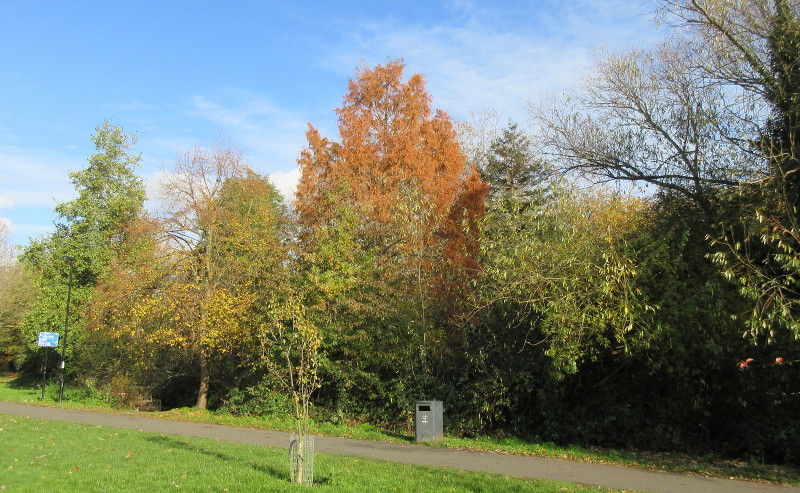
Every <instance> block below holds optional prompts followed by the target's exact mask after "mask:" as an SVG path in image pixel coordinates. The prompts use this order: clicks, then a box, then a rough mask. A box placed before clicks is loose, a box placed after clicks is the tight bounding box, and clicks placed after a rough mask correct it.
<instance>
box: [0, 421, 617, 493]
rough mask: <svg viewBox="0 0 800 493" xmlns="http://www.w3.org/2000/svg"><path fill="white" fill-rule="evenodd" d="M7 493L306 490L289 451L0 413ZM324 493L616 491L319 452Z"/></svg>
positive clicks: (0, 467)
mask: <svg viewBox="0 0 800 493" xmlns="http://www.w3.org/2000/svg"><path fill="white" fill-rule="evenodd" d="M0 443H2V447H0V490H2V491H9V492H35V493H39V492H41V491H59V492H61V493H70V492H76V493H86V492H116V491H125V492H148V493H150V492H159V491H175V490H182V491H203V492H213V491H218V492H248V491H291V490H296V491H302V489H301V488H302V487H300V486H296V485H293V484H291V483H290V482H289V479H288V477H289V471H288V468H289V465H288V458H287V453H286V450H285V449H279V448H274V447H259V446H255V445H242V444H235V443H228V442H220V441H217V440H211V439H204V438H193V437H181V436H173V435H161V434H156V433H145V432H140V431H133V430H123V429H117V428H108V427H101V426H91V425H81V424H73V423H63V422H58V421H47V420H38V419H31V418H21V417H15V416H8V415H2V414H0ZM314 469H315V474H314V477H315V485H314V487H313V489H314V490H315V491H320V492H340V491H341V492H344V491H353V492H363V491H397V492H403V491H407V492H418V491H436V492H442V491H445V492H446V491H452V492H456V491H471V492H480V491H486V492H506V491H507V492H534V493H545V492H548V493H549V492H573V491H574V492H577V491H582V492H589V491H603V492H607V491H612V490H607V489H601V488H590V487H582V486H578V485H573V484H569V483H562V482H554V481H545V480H529V479H521V478H515V477H508V476H500V475H493V474H485V473H472V472H463V471H457V470H452V469H444V468H435V467H425V466H412V465H405V464H395V463H390V462H382V461H375V460H370V459H363V458H356V457H347V456H336V455H330V454H317V455H316V458H315V467H314Z"/></svg>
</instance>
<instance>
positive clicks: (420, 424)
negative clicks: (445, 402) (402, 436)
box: [414, 401, 444, 442]
mask: <svg viewBox="0 0 800 493" xmlns="http://www.w3.org/2000/svg"><path fill="white" fill-rule="evenodd" d="M414 431H415V433H416V436H417V441H418V442H428V441H434V442H441V441H442V437H443V435H444V433H442V401H418V402H417V403H416V405H415V406H414Z"/></svg>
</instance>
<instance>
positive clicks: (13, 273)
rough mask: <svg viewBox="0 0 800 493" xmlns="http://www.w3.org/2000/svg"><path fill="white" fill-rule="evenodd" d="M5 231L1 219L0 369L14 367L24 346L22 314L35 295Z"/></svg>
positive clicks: (6, 227)
mask: <svg viewBox="0 0 800 493" xmlns="http://www.w3.org/2000/svg"><path fill="white" fill-rule="evenodd" d="M8 232H9V228H8V225H7V224H6V223H4V222H2V221H0V279H2V282H0V371H2V370H3V369H9V368H15V366H16V359H17V358H18V356H19V355H21V354H22V353H23V351H24V349H25V347H26V343H25V342H26V341H25V337H24V332H23V330H22V316H23V314H24V313H25V312H26V311H28V309H29V308H30V306H31V304H32V303H33V299H34V291H33V285H32V284H31V281H30V279H29V278H28V276H26V275H25V272H24V271H23V269H22V265H21V264H20V263H18V262H17V261H16V258H15V255H14V250H13V248H12V247H11V246H10V245H9V244H8Z"/></svg>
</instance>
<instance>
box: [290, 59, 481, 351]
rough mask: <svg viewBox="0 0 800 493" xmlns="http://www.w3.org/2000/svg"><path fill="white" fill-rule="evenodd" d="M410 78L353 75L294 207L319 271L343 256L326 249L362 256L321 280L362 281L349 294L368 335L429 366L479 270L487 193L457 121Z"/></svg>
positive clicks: (312, 139) (313, 140) (306, 153)
mask: <svg viewBox="0 0 800 493" xmlns="http://www.w3.org/2000/svg"><path fill="white" fill-rule="evenodd" d="M404 68H405V65H404V63H403V62H402V61H401V60H395V61H390V62H388V63H387V64H386V65H379V66H376V67H374V68H366V67H362V68H360V69H359V70H358V71H357V73H356V77H355V78H354V79H353V80H351V81H350V83H349V86H348V91H347V94H346V95H345V97H344V102H343V104H342V106H341V107H340V108H338V109H337V110H336V113H337V115H338V122H339V125H338V126H339V140H338V141H335V140H332V139H328V138H325V137H323V136H322V135H321V134H320V132H319V131H318V130H317V129H316V128H314V127H313V126H309V129H308V131H307V133H306V137H307V139H308V147H307V148H306V149H304V150H303V152H302V154H301V156H300V158H299V160H298V163H299V165H300V169H301V173H302V175H301V179H300V183H299V185H298V193H297V202H296V207H297V211H298V212H299V217H300V223H301V226H302V230H303V233H302V234H303V235H304V239H305V241H306V243H305V244H306V249H307V250H311V251H313V252H314V255H312V258H313V260H314V261H316V262H320V260H324V259H322V256H323V255H322V253H323V252H325V251H334V250H335V248H334V249H331V248H327V247H323V246H322V245H320V244H319V239H320V238H326V241H328V242H330V241H331V238H333V237H334V236H335V237H336V238H339V239H340V240H342V241H345V240H346V241H350V242H352V246H351V247H350V248H349V249H348V250H349V251H351V252H352V251H353V248H355V249H357V250H358V251H359V252H361V254H360V256H359V255H353V254H348V258H347V259H346V260H347V262H349V263H348V265H346V266H343V264H344V261H345V259H344V258H338V259H334V260H336V261H335V262H327V263H326V264H325V265H326V266H327V267H326V268H328V269H329V270H331V271H334V272H332V273H331V275H329V276H323V277H324V278H325V279H330V278H331V276H332V275H338V274H337V273H339V274H341V272H344V271H346V272H350V273H355V274H353V275H355V276H358V282H357V283H355V284H356V286H357V289H358V290H360V291H358V292H355V291H351V292H350V293H349V294H348V295H347V297H348V301H347V306H348V309H349V310H359V309H361V312H360V316H364V317H366V319H365V318H361V320H362V322H361V323H360V324H361V326H363V327H365V328H366V327H369V332H370V333H371V334H374V333H375V332H376V331H378V332H380V334H379V335H375V337H380V338H381V342H382V343H384V344H387V345H391V344H393V342H391V341H394V343H397V344H402V345H405V346H413V349H414V351H415V353H414V354H423V355H424V354H425V353H426V351H428V352H429V351H430V350H435V349H436V347H439V348H441V347H443V346H444V345H446V342H447V340H448V339H450V338H449V337H447V335H446V331H447V329H446V326H447V325H448V324H447V319H448V318H449V317H450V315H449V314H448V307H453V306H455V305H456V304H457V303H456V302H455V300H456V298H458V295H459V293H460V292H462V291H463V290H464V286H466V285H467V281H468V280H469V278H470V275H471V273H473V272H475V271H476V270H477V262H476V261H475V258H474V257H475V254H476V253H477V247H476V238H477V231H476V230H477V228H476V224H477V220H478V218H479V217H480V216H481V214H482V211H483V198H484V196H485V194H486V186H485V185H484V184H483V183H482V182H481V180H480V178H479V176H478V174H477V172H476V170H475V169H474V167H472V166H470V165H469V164H468V163H467V160H466V158H465V156H464V154H463V153H462V151H461V149H460V148H459V145H458V143H457V140H456V133H455V130H454V128H453V125H452V122H451V120H450V117H449V116H448V115H447V114H446V113H445V112H444V111H441V110H434V109H433V108H432V107H431V96H430V95H429V94H428V92H427V90H426V88H425V80H424V78H423V76H422V75H420V74H415V75H412V76H410V77H409V78H408V79H407V80H403V70H404ZM321 231H327V232H324V233H321ZM331 231H336V234H335V235H332V234H331ZM315 242H317V243H316V244H315ZM328 246H330V245H328ZM326 248H327V250H326ZM351 264H353V265H351ZM355 264H357V265H355ZM340 271H341V272H340ZM345 281H346V280H345ZM342 285H348V286H351V287H352V286H353V283H349V284H348V283H347V282H344V283H343V284H342ZM326 289H327V288H326ZM328 291H329V289H328ZM370 311H371V312H372V313H366V312H370ZM356 319H358V317H356ZM367 319H368V320H367ZM351 320H352V319H351ZM351 325H355V326H358V325H359V322H355V323H352V322H351ZM379 328H380V329H379ZM350 330H356V329H354V328H353V327H350ZM398 358H401V356H399V355H398ZM424 359H425V358H424V356H423V360H424ZM406 361H408V360H406ZM386 364H391V363H390V362H387V363H386Z"/></svg>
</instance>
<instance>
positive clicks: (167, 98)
mask: <svg viewBox="0 0 800 493" xmlns="http://www.w3.org/2000/svg"><path fill="white" fill-rule="evenodd" d="M652 10H653V6H652V3H651V2H650V1H648V0H608V1H601V0H575V1H559V0H542V1H503V0H497V1H494V2H479V1H469V0H453V1H442V2H437V1H435V0H427V1H404V2H381V1H371V2H370V1H364V2H359V1H317V2H312V1H304V0H295V1H293V2H267V1H255V0H253V1H238V0H231V1H228V2H210V1H199V0H195V1H192V2H189V1H183V2H181V1H163V0H161V1H157V2H156V1H147V0H145V1H139V2H114V1H111V2H108V1H104V2H101V1H81V0H76V1H72V2H57V1H48V2H45V1H36V0H28V1H22V0H6V1H2V2H0V21H1V22H2V24H3V28H2V29H0V221H2V222H3V223H5V225H6V226H10V229H11V233H10V235H9V238H8V240H9V242H10V243H13V244H23V245H24V244H27V243H28V239H29V238H31V237H36V236H39V235H41V234H47V233H49V232H51V231H52V230H53V221H54V220H55V219H56V217H55V215H54V214H53V212H52V211H53V208H54V207H55V205H56V204H57V203H59V202H63V201H66V200H70V199H71V198H72V197H74V195H75V192H74V189H73V188H72V186H71V184H70V183H69V179H68V176H67V174H68V173H69V172H70V171H76V170H79V169H82V168H83V167H84V166H85V165H86V158H87V157H88V156H89V155H90V154H91V153H92V152H93V149H92V143H91V139H90V137H91V135H92V134H93V133H94V129H95V127H96V126H98V125H99V124H101V123H102V122H103V121H104V120H105V119H107V118H111V119H112V120H113V122H114V123H116V124H119V125H122V126H123V127H124V128H125V130H126V132H129V133H136V135H137V137H138V143H137V145H136V147H135V149H134V151H136V152H139V153H141V154H142V159H143V162H142V164H143V165H142V168H140V170H139V173H140V175H141V176H142V177H143V178H144V179H145V180H146V181H147V183H148V186H149V187H150V189H151V190H154V189H155V185H154V184H155V182H156V178H157V176H158V173H159V170H161V169H164V168H166V169H169V168H170V167H171V166H172V164H173V162H174V160H175V156H176V155H177V154H178V153H181V152H185V151H188V150H190V149H191V148H193V147H194V146H196V145H210V144H213V143H215V142H218V141H219V140H220V139H223V140H224V141H225V142H227V143H229V144H230V145H232V146H236V147H238V148H240V149H242V151H243V152H244V153H245V155H246V156H247V158H248V160H249V161H250V162H251V164H252V166H253V168H254V169H256V170H257V171H259V172H261V173H264V174H269V175H270V177H271V178H272V179H273V181H274V182H275V183H276V185H278V186H279V188H282V189H289V188H290V187H291V184H292V183H293V181H294V180H295V179H296V176H297V172H296V163H295V159H296V158H297V156H298V154H299V151H300V149H301V148H302V147H303V145H304V143H305V139H304V131H305V129H306V125H307V124H308V123H312V124H314V125H315V126H316V127H318V128H320V129H321V130H322V132H323V134H325V135H327V136H329V137H336V120H335V116H334V114H333V109H334V108H336V107H337V106H339V105H340V104H341V100H342V96H343V95H344V93H345V90H346V87H347V81H348V79H349V78H351V77H352V76H353V73H354V71H355V69H356V67H358V66H359V65H361V64H365V65H368V66H373V65H376V64H379V63H385V62H386V61H387V60H390V59H395V58H403V59H404V60H405V62H406V65H407V74H411V73H422V74H424V75H425V77H426V80H427V83H428V90H429V92H430V93H431V94H432V96H433V101H434V105H435V106H436V107H439V108H442V109H443V110H445V111H446V112H447V113H449V114H450V115H451V116H452V117H453V118H454V119H456V120H459V119H467V118H469V115H470V112H480V111H483V110H486V109H494V110H496V111H498V112H499V113H500V114H502V115H503V118H504V119H507V118H513V119H515V120H518V121H521V120H524V119H525V118H526V116H527V115H526V112H525V109H524V108H525V106H526V104H527V103H528V102H529V101H534V102H535V101H538V100H539V99H540V98H542V97H544V96H546V95H547V94H549V93H552V92H558V91H563V90H566V89H568V88H569V87H570V86H572V85H574V84H575V82H576V81H577V78H578V77H579V76H580V74H581V73H582V72H583V71H585V70H587V69H588V68H589V67H590V65H591V54H592V51H593V50H594V49H596V48H597V47H599V46H603V47H607V48H612V49H614V48H622V49H624V48H628V47H631V46H634V45H646V44H648V43H649V42H651V41H652V39H654V38H655V37H656V33H655V30H654V27H653V25H652V17H651V15H650V14H651V12H652Z"/></svg>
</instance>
